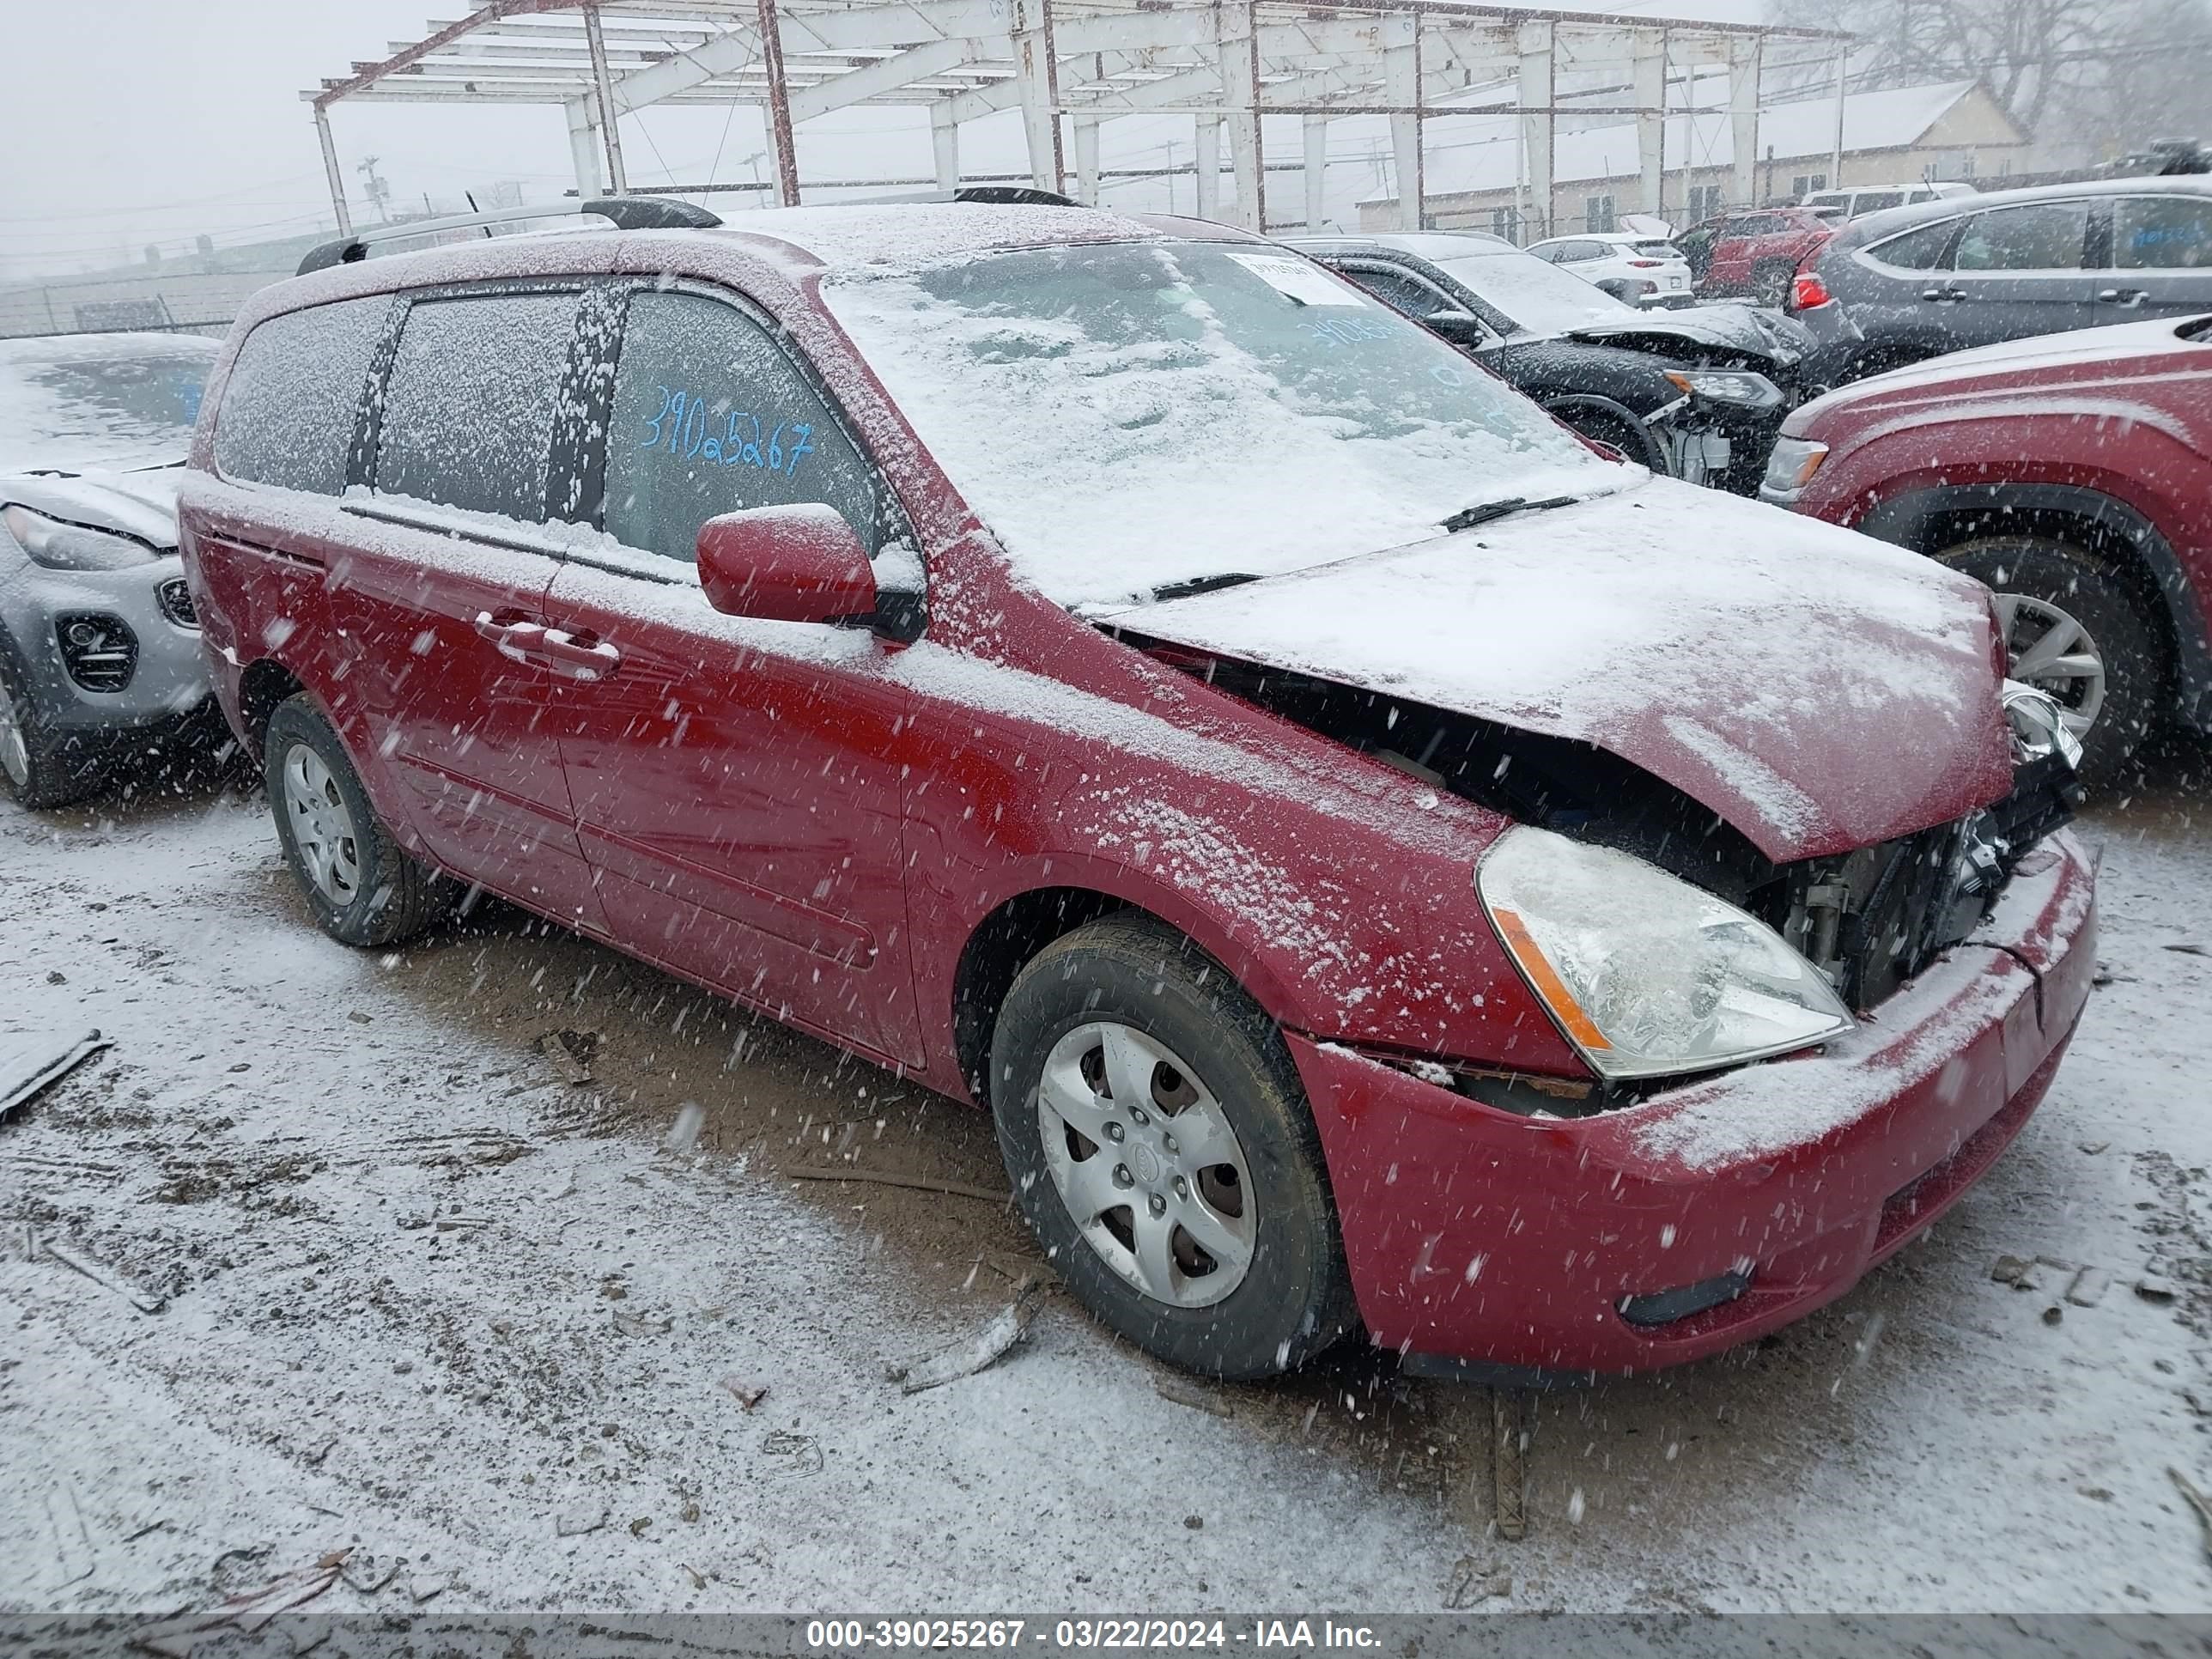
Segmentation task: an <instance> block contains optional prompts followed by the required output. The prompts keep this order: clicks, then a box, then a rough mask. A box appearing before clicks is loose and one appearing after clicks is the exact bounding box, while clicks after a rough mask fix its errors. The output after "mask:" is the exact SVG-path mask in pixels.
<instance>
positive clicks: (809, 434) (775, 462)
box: [637, 382, 814, 478]
mask: <svg viewBox="0 0 2212 1659" xmlns="http://www.w3.org/2000/svg"><path fill="white" fill-rule="evenodd" d="M653 391H654V392H657V393H659V398H660V409H659V412H658V413H657V414H655V415H654V416H653V417H652V418H651V419H650V420H648V421H647V422H646V423H645V435H644V436H643V437H642V438H641V439H640V440H639V441H638V446H637V447H639V448H640V449H654V450H661V449H665V450H666V451H667V452H668V453H670V454H671V455H677V456H681V457H682V458H683V459H685V460H687V461H699V460H705V461H719V462H720V463H721V465H724V466H758V467H765V468H767V469H768V471H770V472H781V473H782V474H783V475H784V477H787V478H789V477H797V476H798V475H799V463H800V462H801V461H803V460H805V459H806V458H807V457H808V456H809V455H811V454H812V453H814V425H813V422H811V421H793V420H789V419H786V420H781V421H778V422H776V423H775V425H774V426H773V427H771V426H769V425H768V424H767V423H766V422H763V420H762V419H761V417H760V416H757V415H755V414H753V413H751V412H750V411H749V410H739V409H736V408H733V407H732V405H731V403H730V400H729V399H728V398H719V399H717V400H716V401H714V403H711V404H710V403H708V401H707V399H706V398H704V397H702V395H701V394H699V393H698V392H693V391H690V389H688V388H686V387H684V386H662V385H659V383H658V382H656V383H655V384H654V386H653Z"/></svg>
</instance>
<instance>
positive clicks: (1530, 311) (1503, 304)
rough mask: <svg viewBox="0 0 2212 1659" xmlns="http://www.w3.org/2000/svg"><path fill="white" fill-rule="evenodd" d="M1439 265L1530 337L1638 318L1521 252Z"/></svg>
mask: <svg viewBox="0 0 2212 1659" xmlns="http://www.w3.org/2000/svg"><path fill="white" fill-rule="evenodd" d="M1435 263H1436V264H1440V265H1442V266H1443V268H1444V269H1445V270H1448V271H1449V272H1450V273H1451V274H1452V275H1453V276H1455V277H1457V278H1458V279H1459V280H1460V281H1461V282H1462V283H1466V284H1467V285H1468V287H1469V288H1471V289H1474V291H1475V293H1476V295H1478V296H1480V298H1481V299H1482V300H1483V301H1486V303H1488V304H1490V305H1492V306H1493V307H1496V308H1497V309H1498V310H1499V311H1502V312H1504V313H1505V314H1506V315H1507V316H1508V317H1510V318H1511V319H1513V320H1514V321H1515V322H1516V323H1518V324H1519V325H1521V326H1522V328H1524V329H1526V330H1528V332H1530V333H1531V334H1560V333H1564V332H1565V331H1567V330H1568V329H1571V328H1580V327H1582V326H1583V325H1584V324H1587V323H1617V322H1619V321H1620V319H1621V316H1622V313H1627V314H1628V315H1630V316H1634V315H1635V314H1636V313H1635V308H1634V307H1632V306H1626V305H1623V304H1622V303H1621V302H1620V301H1618V300H1616V299H1614V298H1613V295H1610V294H1607V292H1606V291H1605V290H1604V289H1601V288H1600V287H1598V286H1597V285H1596V284H1595V283H1587V282H1584V281H1583V279H1582V278H1581V277H1579V276H1576V275H1575V274H1574V273H1573V272H1572V271H1571V270H1561V269H1559V266H1557V265H1553V264H1546V263H1545V262H1544V261H1543V260H1541V259H1538V258H1532V257H1530V256H1529V255H1528V254H1525V253H1522V252H1520V251H1519V250H1518V249H1517V248H1505V249H1501V250H1499V251H1498V252H1492V253H1471V254H1469V253H1462V254H1460V255H1458V256H1457V257H1455V258H1449V259H1438V260H1437V261H1436V262H1435Z"/></svg>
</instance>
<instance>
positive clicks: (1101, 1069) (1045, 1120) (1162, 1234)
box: [1037, 1020, 1258, 1308]
mask: <svg viewBox="0 0 2212 1659" xmlns="http://www.w3.org/2000/svg"><path fill="white" fill-rule="evenodd" d="M1037 1120H1038V1128H1039V1129H1040V1131H1041V1132H1042V1138H1043V1141H1044V1158H1045V1167H1046V1169H1047V1170H1048V1172H1049V1173H1050V1174H1051V1176H1052V1182H1053V1185H1054V1188H1057V1189H1058V1191H1059V1193H1060V1200H1061V1201H1062V1202H1063V1203H1065V1204H1066V1206H1067V1212H1068V1214H1069V1215H1070V1216H1071V1217H1073V1219H1074V1221H1075V1225H1076V1226H1077V1227H1078V1228H1079V1230H1080V1231H1081V1232H1082V1234H1083V1237H1084V1238H1085V1241H1087V1242H1088V1243H1089V1244H1090V1245H1091V1249H1094V1250H1096V1251H1097V1253H1098V1255H1099V1256H1100V1257H1101V1258H1102V1259H1103V1261H1105V1262H1106V1264H1107V1265H1108V1266H1109V1267H1111V1268H1113V1270H1114V1271H1115V1273H1118V1274H1120V1275H1121V1278H1122V1279H1126V1280H1127V1281H1128V1283H1129V1284H1130V1285H1133V1286H1134V1287H1135V1288H1136V1289H1137V1290H1138V1291H1141V1292H1142V1293H1143V1294H1144V1295H1146V1296H1147V1297H1152V1298H1153V1299H1154V1300H1155V1301H1158V1302H1164V1303H1166V1304H1169V1305H1170V1306H1173V1307H1178V1308H1203V1307H1208V1306H1211V1305H1212V1304H1215V1303H1217V1302H1219V1301H1221V1300H1222V1299H1223V1298H1224V1297H1227V1296H1228V1295H1230V1294H1231V1292H1232V1291H1235V1290H1236V1288H1237V1285H1240V1284H1242V1283H1243V1279H1244V1276H1245V1273H1247V1271H1248V1270H1249V1268H1250V1267H1251V1265H1252V1250H1253V1240H1254V1237H1255V1228H1256V1224H1257V1221H1258V1217H1257V1216H1256V1214H1255V1203H1254V1192H1253V1186H1252V1180H1251V1173H1250V1169H1249V1165H1248V1164H1247V1163H1246V1161H1245V1157H1244V1148H1243V1146H1242V1144H1241V1143H1239V1141H1238V1140H1237V1132H1236V1130H1235V1129H1234V1128H1232V1127H1231V1126H1230V1122H1229V1117H1228V1115H1227V1114H1226V1113H1225V1111H1223V1109H1222V1107H1221V1103H1220V1102H1219V1101H1218V1100H1217V1099H1215V1098H1214V1097H1213V1094H1212V1091H1210V1090H1208V1089H1207V1087H1206V1085H1205V1083H1204V1081H1203V1080H1201V1079H1200V1077H1199V1076H1198V1074H1197V1073H1195V1072H1194V1071H1193V1070H1192V1069H1191V1068H1190V1067H1189V1066H1188V1065H1186V1064H1184V1062H1183V1060H1182V1057H1181V1056H1179V1055H1178V1054H1176V1053H1175V1052H1174V1050H1172V1049H1170V1048H1168V1047H1167V1046H1166V1045H1165V1044H1164V1043H1162V1042H1158V1040H1157V1039H1155V1038H1153V1037H1150V1036H1146V1035H1145V1033H1143V1032H1141V1031H1139V1030H1137V1029H1136V1028H1135V1027H1134V1026H1131V1025H1125V1024H1121V1023H1119V1022H1118V1021H1104V1020H1102V1021H1094V1022H1092V1023H1091V1024H1085V1025H1079V1026H1078V1027H1076V1028H1075V1029H1074V1030H1072V1031H1070V1032H1068V1033H1067V1034H1066V1036H1062V1037H1061V1038H1060V1041H1059V1042H1055V1043H1054V1044H1053V1046H1052V1052H1051V1053H1050V1054H1048V1055H1047V1056H1046V1057H1045V1063H1044V1070H1043V1073H1042V1076H1041V1077H1040V1078H1039V1079H1038V1080H1037Z"/></svg>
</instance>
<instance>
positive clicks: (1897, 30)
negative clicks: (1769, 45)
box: [1774, 0, 2212, 152]
mask: <svg viewBox="0 0 2212 1659" xmlns="http://www.w3.org/2000/svg"><path fill="white" fill-rule="evenodd" d="M1774 9H1775V12H1776V14H1777V15H1776V20H1775V21H1779V22H1791V23H1810V24H1815V25H1818V26H1820V27H1827V28H1838V29H1844V30H1846V31H1848V32H1850V33H1853V34H1856V35H1857V36H1859V37H1860V40H1861V41H1862V42H1863V44H1862V46H1860V48H1859V50H1858V51H1857V52H1854V53H1853V55H1852V58H1851V78H1852V82H1853V84H1854V86H1855V87H1857V88H1877V87H1899V86H1916V85H1923V84H1925V83H1927V82H1934V81H1960V80H1978V81H1980V82H1983V83H1984V85H1986V86H1987V87H1988V88H1990V92H1991V94H1994V95H1995V96H1996V99H1997V100H1998V101H1999V102H2000V103H2002V105H2003V106H2004V107H2005V110H2006V112H2008V114H2010V115H2011V116H2012V118H2013V119H2014V120H2015V121H2016V122H2018V123H2019V124H2020V125H2021V126H2022V127H2023V128H2025V129H2026V130H2027V131H2029V132H2030V133H2033V134H2034V135H2036V136H2038V137H2043V138H2045V139H2047V140H2050V139H2056V140H2060V141H2068V140H2071V141H2074V142H2077V143H2086V144H2089V145H2091V146H2093V148H2096V149H2100V150H2105V151H2107V152H2110V151H2112V150H2114V149H2128V148H2132V147H2135V146H2137V145H2140V144H2141V143H2142V142H2144V141H2145V140H2147V139H2148V138H2150V137H2155V136H2159V135H2160V134H2163V133H2166V132H2169V131H2174V130H2175V129H2176V127H2177V125H2178V126H2179V128H2180V130H2182V131H2191V130H2192V129H2194V128H2197V127H2202V126H2204V125H2207V124H2208V123H2207V118H2208V116H2212V94H2208V92H2207V91H2206V88H2208V87H2212V6H2208V4H2207V0H1776V3H1775V7H1774ZM2203 136H2206V137H2212V132H2208V133H2206V134H2204V135H2203Z"/></svg>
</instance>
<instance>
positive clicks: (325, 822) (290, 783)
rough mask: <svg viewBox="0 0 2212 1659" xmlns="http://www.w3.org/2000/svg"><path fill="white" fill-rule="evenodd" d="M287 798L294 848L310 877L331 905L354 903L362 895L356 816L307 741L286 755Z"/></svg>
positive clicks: (284, 775) (295, 745) (286, 813)
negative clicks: (355, 898) (358, 895)
mask: <svg viewBox="0 0 2212 1659" xmlns="http://www.w3.org/2000/svg"><path fill="white" fill-rule="evenodd" d="M283 800H284V817H285V821H286V822H287V823H289V824H290V826H291V829H292V845H293V846H294V847H295V848H297V849H298V851H299V854H300V862H301V865H302V866H304V867H305V868H306V870H307V879H308V880H310V881H312V882H313V883H314V884H315V890H317V891H318V892H319V893H321V894H322V896H324V897H325V898H326V899H328V900H330V901H331V903H333V904H337V905H339V906H344V905H348V904H350V903H352V902H353V901H354V896H355V895H356V894H357V893H359V892H360V891H361V847H360V843H359V841H358V839H357V838H356V836H355V833H354V824H353V814H352V813H351V812H350V811H348V810H347V808H346V804H345V797H344V796H343V795H342V794H340V793H338V787H337V779H335V778H334V777H332V776H331V769H330V768H329V767H327V766H325V764H324V763H323V757H321V756H320V755H318V754H317V753H316V752H315V751H314V750H312V749H310V748H308V747H307V744H304V743H295V744H293V745H292V746H291V748H290V749H289V750H286V751H285V755H284V766H283Z"/></svg>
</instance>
